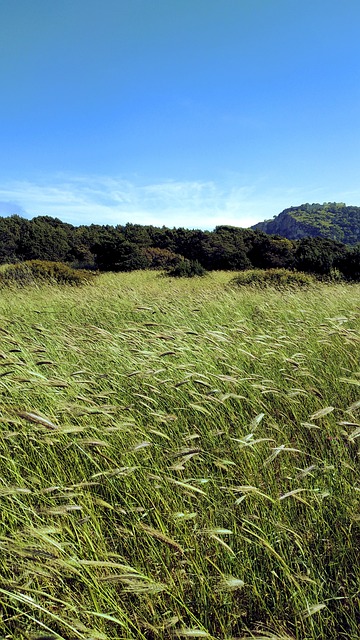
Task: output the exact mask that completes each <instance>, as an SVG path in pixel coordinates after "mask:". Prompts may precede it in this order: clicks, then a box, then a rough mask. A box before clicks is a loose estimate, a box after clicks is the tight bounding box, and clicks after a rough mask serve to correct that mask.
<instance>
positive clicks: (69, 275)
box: [0, 260, 95, 287]
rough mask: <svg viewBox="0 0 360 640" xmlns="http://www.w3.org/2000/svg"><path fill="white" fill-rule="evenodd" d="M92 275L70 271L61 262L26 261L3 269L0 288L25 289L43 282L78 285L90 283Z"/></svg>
mask: <svg viewBox="0 0 360 640" xmlns="http://www.w3.org/2000/svg"><path fill="white" fill-rule="evenodd" d="M94 275H95V273H94V272H91V271H85V270H83V269H72V268H71V267H69V266H68V265H66V264H63V263H62V262H50V261H47V260H28V261H26V262H19V263H17V264H12V265H9V266H7V267H6V268H4V270H2V271H1V272H0V286H11V285H15V286H18V287H26V286H28V285H31V284H36V283H44V282H50V283H54V284H70V285H80V284H87V283H88V282H90V281H91V280H92V279H93V277H94Z"/></svg>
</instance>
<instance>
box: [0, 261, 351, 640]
mask: <svg viewBox="0 0 360 640" xmlns="http://www.w3.org/2000/svg"><path fill="white" fill-rule="evenodd" d="M231 278H232V275H231V274H228V273H222V272H218V273H216V274H215V273H213V274H210V275H209V276H207V277H206V278H198V279H196V278H195V279H186V278H184V279H179V280H175V279H170V278H164V277H160V276H158V275H157V274H156V273H154V272H136V273H127V274H104V275H100V276H99V278H98V279H97V280H96V282H95V283H94V284H93V285H92V286H84V287H82V288H81V287H80V288H79V287H67V286H64V285H62V287H60V286H56V285H53V286H49V285H43V286H38V287H37V288H34V287H33V288H32V289H31V293H29V291H28V290H26V289H19V290H17V291H16V290H6V289H3V290H2V291H1V298H0V316H1V329H0V365H1V369H0V371H1V373H0V376H1V377H0V394H1V396H0V401H1V404H0V503H1V508H0V523H1V526H0V551H1V553H0V611H1V618H0V637H4V638H12V639H14V640H29V639H31V640H34V639H35V638H47V639H53V640H55V639H58V640H59V639H60V640H61V639H62V640H75V639H82V640H85V639H86V640H124V639H129V640H130V639H140V640H145V639H147V640H151V639H152V640H157V639H159V640H161V639H169V640H170V639H171V638H174V637H179V638H182V637H184V638H186V637H192V638H209V639H210V640H211V639H212V640H226V639H228V640H230V639H233V640H235V638H236V639H237V640H239V639H240V638H242V639H243V640H245V639H247V640H250V638H258V639H259V638H268V639H273V640H294V639H296V640H305V639H306V640H318V639H320V638H321V639H325V640H334V639H335V638H336V639H342V640H345V639H347V640H356V639H359V638H360V635H359V629H358V613H359V604H360V601H359V594H360V585H359V580H360V571H359V562H358V550H359V488H360V485H359V480H360V479H359V448H358V445H359V435H360V419H359V418H360V396H359V386H360V371H359V347H360V286H359V285H358V284H352V285H344V284H338V285H333V284H332V285H319V284H314V285H313V286H312V288H311V290H309V289H307V288H305V289H304V290H302V289H298V290H297V291H295V292H294V291H292V290H288V291H284V290H282V291H281V292H279V291H277V290H276V289H272V288H267V289H264V290H256V289H254V288H247V287H246V286H241V287H239V286H237V285H236V284H232V283H231V282H230V281H231Z"/></svg>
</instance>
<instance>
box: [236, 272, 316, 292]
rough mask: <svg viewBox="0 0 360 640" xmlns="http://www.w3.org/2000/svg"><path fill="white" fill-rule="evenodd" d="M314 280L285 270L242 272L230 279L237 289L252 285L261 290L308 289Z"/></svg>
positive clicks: (306, 274) (306, 275)
mask: <svg viewBox="0 0 360 640" xmlns="http://www.w3.org/2000/svg"><path fill="white" fill-rule="evenodd" d="M315 282H316V280H315V279H314V277H313V276H311V275H309V274H308V273H301V271H288V270H287V269H249V270H247V271H242V272H241V273H239V274H238V275H237V276H236V277H235V278H233V279H232V281H231V284H233V285H237V286H239V287H242V286H249V285H254V286H255V287H257V288H258V287H260V288H261V289H263V288H266V287H274V288H275V289H296V288H298V287H309V286H311V285H313V284H315Z"/></svg>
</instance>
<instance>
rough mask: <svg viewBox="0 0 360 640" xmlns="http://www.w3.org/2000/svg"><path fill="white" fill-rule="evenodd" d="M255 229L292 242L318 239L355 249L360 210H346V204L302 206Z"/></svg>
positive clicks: (359, 226)
mask: <svg viewBox="0 0 360 640" xmlns="http://www.w3.org/2000/svg"><path fill="white" fill-rule="evenodd" d="M252 229H255V230H258V231H264V232H265V233H270V234H278V235H280V236H283V237H285V238H289V239H290V240H299V239H300V238H305V237H307V236H309V237H318V236H319V237H321V238H328V239H330V240H336V241H337V242H343V243H345V244H350V245H355V244H357V243H358V242H360V207H347V206H346V205H345V204H344V203H343V202H340V203H339V202H324V204H318V203H314V204H302V205H300V206H299V207H290V208H289V209H284V211H282V212H281V213H279V215H278V216H275V217H274V218H273V220H265V222H259V223H258V224H256V225H254V226H253V227H252Z"/></svg>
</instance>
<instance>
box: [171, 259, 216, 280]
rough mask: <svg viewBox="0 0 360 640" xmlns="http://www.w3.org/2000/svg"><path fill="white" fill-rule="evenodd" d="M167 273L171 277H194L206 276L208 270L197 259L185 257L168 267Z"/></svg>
mask: <svg viewBox="0 0 360 640" xmlns="http://www.w3.org/2000/svg"><path fill="white" fill-rule="evenodd" d="M166 274H167V275H168V276H170V277H171V278H194V277H195V276H205V275H206V274H207V271H206V269H204V267H203V266H202V264H200V262H198V261H197V260H187V259H186V258H184V259H183V260H179V262H178V263H177V264H175V265H174V266H173V267H171V268H170V269H168V270H167V272H166Z"/></svg>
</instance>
